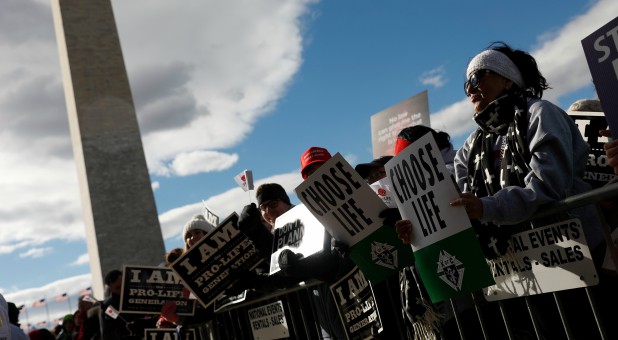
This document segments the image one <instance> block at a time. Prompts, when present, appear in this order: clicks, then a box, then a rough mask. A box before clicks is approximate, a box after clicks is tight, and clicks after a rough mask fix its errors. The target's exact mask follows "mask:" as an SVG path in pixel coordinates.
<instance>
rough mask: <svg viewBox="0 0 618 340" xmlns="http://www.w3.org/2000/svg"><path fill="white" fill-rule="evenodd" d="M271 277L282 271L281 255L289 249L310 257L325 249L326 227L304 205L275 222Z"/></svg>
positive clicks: (293, 209)
mask: <svg viewBox="0 0 618 340" xmlns="http://www.w3.org/2000/svg"><path fill="white" fill-rule="evenodd" d="M273 247H274V248H275V251H274V252H273V253H272V255H271V257H270V275H272V274H274V273H276V272H278V271H279V270H281V268H279V261H278V259H279V254H280V253H281V252H282V251H283V250H284V249H289V250H291V251H293V252H295V253H297V254H303V256H304V257H309V256H311V255H313V254H315V253H317V252H318V251H320V250H322V248H324V227H323V226H322V224H321V223H320V221H318V220H317V219H316V218H315V217H314V216H313V215H312V214H311V212H309V210H307V207H305V206H304V205H302V204H299V205H297V206H295V207H294V208H292V209H290V210H288V211H286V212H285V213H284V214H283V215H281V216H279V217H277V219H276V220H275V229H274V239H273Z"/></svg>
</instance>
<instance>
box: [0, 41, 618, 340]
mask: <svg viewBox="0 0 618 340" xmlns="http://www.w3.org/2000/svg"><path fill="white" fill-rule="evenodd" d="M466 77H467V80H466V81H465V84H464V91H465V94H466V95H467V96H468V97H469V98H470V101H471V104H472V106H473V114H472V118H473V119H474V121H475V122H476V123H477V125H478V128H477V129H476V130H475V131H474V132H473V133H472V134H471V135H470V136H469V137H468V138H467V139H466V140H465V142H464V144H463V146H462V147H461V148H460V149H459V150H455V149H454V148H453V145H452V144H451V141H450V136H449V135H448V134H447V133H445V132H440V131H435V130H433V129H431V128H429V127H426V126H412V127H407V128H405V129H403V130H402V131H401V132H400V133H399V135H398V138H397V141H396V144H395V150H394V154H395V155H396V154H398V153H399V152H401V151H402V150H404V149H405V148H406V147H408V146H409V145H411V144H413V143H414V142H415V141H416V140H417V139H418V138H420V137H422V136H424V135H425V134H427V133H431V134H432V135H433V137H434V139H435V141H436V143H437V145H438V147H439V148H440V151H441V154H442V157H443V159H444V162H445V163H446V165H447V169H448V170H449V172H450V175H451V176H452V177H453V180H454V183H455V184H456V186H457V187H458V189H459V191H460V192H461V195H460V197H459V198H457V199H455V200H453V201H452V202H450V205H451V206H454V207H464V208H465V211H466V213H467V215H468V217H469V218H470V221H471V222H472V225H473V228H474V231H475V233H476V235H477V237H478V239H479V243H480V244H481V246H482V250H483V252H484V255H485V257H486V258H487V259H488V261H492V260H495V259H498V258H501V257H503V256H508V254H509V252H512V249H511V244H510V243H509V239H510V235H512V234H513V233H516V232H519V231H522V230H526V229H529V228H530V227H531V225H532V226H533V227H534V226H543V225H547V224H549V223H554V222H556V221H563V220H565V219H568V218H571V217H572V216H577V217H579V218H580V219H581V220H582V221H583V227H584V234H585V237H586V240H587V243H588V246H589V248H590V250H591V253H592V256H593V259H594V261H595V264H599V263H600V261H601V260H602V258H603V257H604V255H605V254H604V253H605V250H606V245H605V243H604V238H603V233H602V231H601V227H600V222H599V216H598V215H597V211H596V210H595V209H594V207H592V206H585V207H582V208H577V209H574V210H572V211H568V212H565V213H561V214H556V215H554V216H551V217H549V218H543V219H541V220H533V221H532V222H531V221H530V218H531V217H532V216H533V215H534V214H535V213H537V212H538V211H539V209H541V208H542V207H543V206H544V205H546V204H550V203H553V202H556V201H560V200H563V199H565V198H567V197H569V196H573V195H576V194H579V193H583V192H586V191H589V190H590V185H589V184H588V183H586V181H584V171H585V168H586V164H587V160H588V155H589V146H588V145H587V143H586V142H585V141H584V140H583V138H582V136H581V133H580V132H579V130H578V129H577V127H576V125H575V124H574V122H573V120H572V119H571V118H570V117H569V116H568V115H567V114H566V112H565V111H564V110H562V109H560V108H559V107H558V106H556V105H554V104H552V103H551V102H549V101H546V100H543V99H542V96H543V92H544V91H545V90H547V89H548V88H549V85H548V83H547V81H546V79H545V78H544V77H543V75H542V74H541V72H540V71H539V69H538V67H537V64H536V61H535V59H534V58H533V57H532V56H531V55H530V54H528V53H527V52H525V51H521V50H517V49H513V48H511V47H510V46H508V45H506V44H503V43H496V44H492V45H491V46H490V47H489V48H488V49H486V50H484V51H482V52H481V53H479V54H478V55H476V56H475V57H474V58H472V60H471V61H470V62H469V64H468V68H467V70H466ZM599 134H600V135H602V136H610V131H608V130H603V131H599ZM604 149H605V152H606V156H607V157H608V164H609V165H610V166H611V167H612V168H613V170H614V172H615V173H616V174H618V141H612V140H611V139H610V141H609V142H608V143H606V144H605V145H604ZM392 157H393V156H392V155H384V156H382V157H379V158H377V159H374V160H373V161H371V162H368V163H362V164H358V165H357V166H356V170H357V172H358V173H359V174H360V175H361V177H362V178H364V179H365V180H366V181H367V183H368V184H373V183H378V182H380V181H383V180H387V174H386V172H385V170H384V167H385V164H386V163H387V162H388V161H389V160H391V159H392ZM330 158H331V154H330V152H329V151H328V150H327V149H325V148H321V147H311V148H309V149H308V150H307V151H306V152H305V153H303V154H302V155H301V160H300V161H301V176H302V178H303V179H307V178H309V177H310V176H311V175H312V173H313V172H315V171H316V170H317V169H319V167H320V166H321V165H323V164H324V163H325V162H327V161H328V160H329V159H330ZM256 199H257V203H252V204H249V205H247V206H245V207H244V208H243V209H242V212H241V214H240V218H239V221H238V228H239V229H240V230H241V231H242V232H243V233H244V234H245V235H247V237H248V238H250V239H251V241H252V242H253V243H254V245H255V246H256V248H257V249H258V251H259V253H260V254H261V255H262V257H263V259H264V261H263V262H262V264H261V265H260V266H258V267H257V268H255V269H254V270H251V271H246V273H244V274H243V275H242V279H241V280H239V281H238V282H236V283H235V284H234V285H232V286H231V287H229V288H228V290H227V291H226V293H227V294H228V295H235V294H238V293H240V292H242V291H253V292H269V291H273V290H276V289H284V288H288V287H292V286H294V285H297V284H298V283H300V282H306V281H308V280H317V281H320V282H322V283H321V284H319V285H317V286H314V287H313V288H311V289H312V294H311V296H312V297H313V299H314V301H313V303H314V304H315V306H317V308H318V309H319V310H320V311H321V313H318V320H317V321H318V323H319V326H320V331H321V333H322V335H323V336H324V337H330V338H332V339H345V330H344V329H343V326H342V323H341V321H340V318H339V314H338V312H337V306H336V304H335V302H334V299H333V296H332V294H331V293H330V289H329V287H330V285H331V284H332V283H334V282H336V281H337V280H338V279H340V278H341V277H342V276H343V275H345V274H346V273H348V272H349V271H350V270H351V269H352V268H353V267H354V263H353V262H352V260H351V259H350V258H349V256H348V254H347V246H346V245H345V244H341V243H340V242H338V240H335V239H333V238H332V237H331V235H330V234H329V233H328V232H327V231H326V230H325V231H324V239H323V247H322V249H321V250H320V251H319V252H317V253H315V254H312V255H311V256H304V255H303V254H299V253H295V252H294V251H292V250H289V249H286V250H284V251H281V252H280V254H279V256H278V257H277V258H276V260H277V261H278V263H277V264H278V266H279V267H280V268H281V271H280V272H278V273H276V274H274V275H268V272H269V263H270V261H271V253H272V252H273V239H274V235H273V229H274V227H275V221H276V220H277V218H278V217H279V216H281V215H282V214H284V213H286V212H287V211H289V210H290V209H292V208H293V207H294V205H293V204H292V203H291V200H290V198H289V196H288V194H287V192H286V190H285V189H284V188H283V187H282V186H281V185H279V184H277V183H266V184H262V185H261V186H259V187H258V188H257V190H256ZM380 216H381V217H383V218H384V225H385V226H386V227H388V226H389V225H391V226H394V228H393V229H394V231H396V233H397V234H398V236H399V238H400V239H401V241H402V242H404V243H406V244H407V243H412V242H413V241H414V239H415V235H414V233H413V230H414V228H413V227H414V226H413V225H412V222H411V221H409V220H404V219H402V218H401V216H400V215H399V212H398V210H397V209H396V208H388V209H386V210H384V211H383V212H382V214H381V215H380ZM214 228H215V226H213V225H212V224H211V223H210V222H208V221H207V220H206V219H205V218H204V216H202V215H196V216H194V217H192V219H191V220H190V221H188V222H187V223H186V225H185V226H184V227H183V231H182V232H183V234H182V235H183V240H184V243H185V246H184V248H183V249H180V248H178V249H174V250H172V251H170V253H168V254H167V258H166V259H167V263H168V264H170V263H172V262H174V260H175V259H177V258H178V257H179V256H181V255H182V254H183V253H184V252H186V251H188V250H189V249H190V248H191V247H192V246H193V245H195V244H196V243H197V242H198V241H199V240H200V239H202V238H203V237H204V236H205V235H207V234H208V233H209V232H210V231H211V230H213V229H214ZM489 240H496V241H497V247H488V246H485V245H487V244H488V243H489ZM606 279H608V278H606V277H604V276H602V277H601V280H602V282H601V284H600V286H601V287H606V286H607V283H606V282H607V281H605V280H606ZM608 280H610V282H613V281H611V279H608ZM105 285H106V291H107V292H108V296H107V297H106V299H105V300H104V301H102V302H100V303H95V304H93V303H92V302H90V301H86V300H84V299H80V301H79V306H78V310H77V311H76V312H75V313H74V314H71V315H67V316H65V317H64V319H63V321H62V324H61V326H60V327H59V328H58V329H56V330H55V331H54V334H52V333H51V332H47V331H46V330H35V331H32V332H30V334H28V335H29V337H30V339H54V338H55V339H79V340H82V339H84V340H92V339H95V340H96V339H104V340H107V339H114V340H116V339H128V338H132V337H133V338H140V337H141V335H142V334H143V329H144V328H175V329H177V328H185V329H186V328H191V327H196V326H197V325H199V324H202V323H204V322H206V321H208V320H210V319H212V318H213V315H214V310H213V308H212V306H210V307H208V308H203V307H202V306H200V305H199V304H198V305H197V310H196V312H195V314H194V315H193V316H179V315H178V314H177V313H176V304H175V303H173V302H168V303H166V304H165V305H164V306H163V308H162V310H161V314H160V315H159V316H156V317H152V316H148V317H143V316H140V315H136V314H125V313H120V316H119V317H112V316H110V315H108V314H107V313H105V310H106V309H107V308H108V307H109V306H112V307H113V308H115V309H116V310H118V309H119V304H120V289H121V285H122V272H120V271H119V270H114V271H111V272H110V273H108V274H107V275H106V276H105ZM379 287H383V288H384V289H374V291H375V292H376V300H377V303H378V305H379V306H386V305H390V306H391V307H392V306H396V308H395V309H396V310H399V312H397V313H395V314H396V315H388V316H387V317H383V326H384V327H383V331H382V332H381V334H379V335H376V337H375V338H382V339H395V338H401V337H402V335H401V333H399V332H400V328H401V327H400V325H404V326H403V328H404V329H405V334H404V335H403V337H408V338H410V339H416V338H426V339H439V338H447V339H448V338H458V335H457V334H458V332H460V331H461V329H460V328H462V327H463V328H464V331H465V334H467V337H469V338H475V339H476V338H482V337H483V336H487V334H483V333H481V329H480V328H479V327H478V326H477V323H475V322H473V321H471V320H472V319H474V318H476V317H477V314H482V315H483V317H485V318H487V320H489V322H488V328H487V330H483V332H485V331H488V332H489V334H488V336H489V338H506V336H507V335H506V334H505V333H504V331H503V330H501V329H498V328H499V327H494V325H496V324H499V323H500V321H501V320H500V311H499V310H498V306H497V305H496V304H487V305H485V306H482V310H474V309H473V308H471V306H472V303H471V301H469V300H467V299H466V298H461V299H458V300H456V301H457V305H458V306H460V310H461V311H462V313H461V317H462V319H463V320H464V322H463V323H462V325H459V326H457V325H455V324H454V321H453V315H452V314H449V308H447V307H448V306H446V305H445V304H432V303H431V302H430V301H429V299H428V297H427V292H426V291H425V287H424V285H423V282H422V280H421V279H420V278H419V275H418V273H417V272H416V269H415V267H414V266H411V267H407V268H405V269H404V270H402V271H400V273H399V275H398V277H391V278H389V279H387V280H386V281H384V282H383V283H380V286H379ZM383 291H397V292H398V293H399V294H398V295H399V298H397V299H392V298H391V297H388V296H385V295H382V294H380V292H383ZM607 291H608V290H606V289H603V288H601V290H600V292H602V293H603V294H605V293H607ZM184 295H185V297H186V298H188V297H189V292H188V290H185V292H184ZM0 297H1V295H0ZM548 298H550V299H551V297H548V296H547V295H546V294H545V295H544V294H541V295H535V296H533V297H532V298H531V299H530V300H529V301H527V302H526V303H524V302H523V301H520V300H517V299H511V300H505V301H504V306H503V308H509V309H511V310H513V311H516V313H515V314H513V315H514V318H513V319H511V323H512V325H511V326H512V328H513V330H514V332H515V335H516V337H517V338H521V339H528V338H535V335H534V332H535V331H539V332H540V334H542V336H543V337H545V338H553V336H555V335H556V334H558V333H556V332H557V331H556V329H555V328H553V327H554V326H555V325H557V324H559V322H560V320H556V319H555V318H554V317H553V316H552V315H540V317H539V320H540V324H539V325H532V324H531V323H530V320H529V317H528V314H527V312H526V310H527V309H528V308H530V306H529V305H528V304H532V305H534V306H535V307H537V308H539V310H540V311H547V309H546V308H547V301H548ZM597 300H598V301H601V302H603V296H597ZM2 305H4V306H5V307H2ZM11 306H12V307H11ZM14 306H15V305H14V304H11V303H9V304H7V303H6V301H4V300H3V299H0V326H2V327H0V339H1V340H5V339H13V340H16V339H17V340H19V339H27V337H26V335H25V334H24V333H23V332H22V331H21V330H19V327H18V326H19V323H18V320H17V317H16V316H15V315H14V313H15V307H14ZM601 308H602V311H603V312H604V314H605V315H604V317H603V321H604V322H606V326H609V324H610V323H611V319H608V317H609V316H610V315H611V313H609V312H607V310H605V309H603V308H604V304H601ZM387 309H388V308H383V310H387ZM608 310H611V309H608ZM5 311H6V313H5ZM549 314H551V313H549ZM17 315H18V312H17ZM4 320H9V321H10V336H7V335H6V334H9V333H8V332H9V331H8V329H9V328H6V327H4V326H6V324H7V323H6V322H3V321H4ZM396 320H398V322H395V321H396ZM537 327H538V328H539V329H535V328H537ZM610 328H611V327H610ZM5 329H6V330H5ZM613 331H615V330H613ZM140 332H142V333H140ZM47 333H49V334H47ZM610 334H612V336H613V335H614V334H613V333H611V330H610ZM577 335H579V334H577Z"/></svg>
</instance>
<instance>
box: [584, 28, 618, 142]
mask: <svg viewBox="0 0 618 340" xmlns="http://www.w3.org/2000/svg"><path fill="white" fill-rule="evenodd" d="M617 31H618V17H616V18H615V19H613V20H612V21H610V22H608V23H607V24H605V25H603V27H601V28H599V29H598V30H596V31H595V32H594V33H592V34H590V35H589V36H587V37H586V38H584V39H583V40H582V47H583V48H584V53H585V54H586V60H587V61H588V68H590V73H591V74H592V80H593V81H594V86H595V88H596V91H597V94H598V95H599V100H600V101H601V104H602V105H603V111H605V117H606V118H607V122H608V123H609V127H610V129H611V131H612V137H613V138H614V139H617V138H618V96H616V89H617V88H618V39H616V34H617V33H616V32H617Z"/></svg>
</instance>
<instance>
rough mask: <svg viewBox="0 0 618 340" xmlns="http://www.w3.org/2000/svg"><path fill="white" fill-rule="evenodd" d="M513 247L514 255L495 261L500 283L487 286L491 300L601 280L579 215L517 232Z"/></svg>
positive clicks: (514, 236) (496, 274)
mask: <svg viewBox="0 0 618 340" xmlns="http://www.w3.org/2000/svg"><path fill="white" fill-rule="evenodd" d="M511 248H512V249H513V252H514V253H515V256H514V257H513V258H510V259H509V258H506V257H502V258H500V261H496V262H493V263H492V268H491V270H492V272H493V276H494V279H495V281H496V284H495V285H493V286H489V287H487V288H484V289H483V292H484V295H485V298H486V299H487V300H489V301H494V300H502V299H508V298H512V297H518V296H528V295H535V294H543V293H549V292H555V291H559V290H565V289H572V288H581V287H586V286H592V285H596V284H597V283H599V277H598V276H597V272H596V270H595V266H594V263H593V262H592V257H591V255H590V250H589V249H588V245H587V243H586V238H585V237H584V231H583V228H582V224H581V222H580V220H579V219H576V218H574V219H570V220H567V221H563V222H559V223H555V224H551V225H548V226H544V227H540V228H534V229H530V230H526V231H524V232H521V233H517V234H514V235H512V236H511Z"/></svg>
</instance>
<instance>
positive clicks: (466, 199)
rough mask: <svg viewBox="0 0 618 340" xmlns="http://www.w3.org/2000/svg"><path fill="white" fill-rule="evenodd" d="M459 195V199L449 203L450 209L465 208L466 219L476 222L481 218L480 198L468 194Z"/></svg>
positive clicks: (481, 203) (481, 206) (481, 204)
mask: <svg viewBox="0 0 618 340" xmlns="http://www.w3.org/2000/svg"><path fill="white" fill-rule="evenodd" d="M460 195H461V197H460V198H457V199H454V200H452V201H451V202H450V203H449V204H450V205H451V207H464V208H466V212H467V213H468V218H470V219H471V220H478V219H480V218H481V217H483V202H482V201H481V199H480V198H478V197H476V196H474V194H472V193H470V192H464V193H462V194H460Z"/></svg>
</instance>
